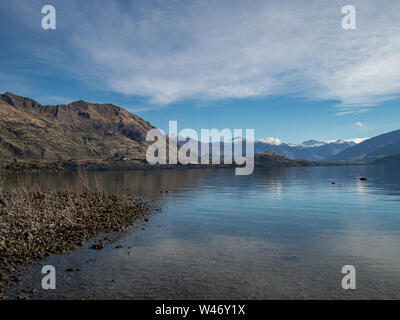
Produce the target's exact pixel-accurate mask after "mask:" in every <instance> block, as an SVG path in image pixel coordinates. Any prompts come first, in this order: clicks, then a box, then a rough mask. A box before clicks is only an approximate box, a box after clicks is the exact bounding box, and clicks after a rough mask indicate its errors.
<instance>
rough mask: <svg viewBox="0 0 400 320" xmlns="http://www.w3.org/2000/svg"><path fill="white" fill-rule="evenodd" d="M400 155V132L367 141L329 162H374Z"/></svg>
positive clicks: (389, 133)
mask: <svg viewBox="0 0 400 320" xmlns="http://www.w3.org/2000/svg"><path fill="white" fill-rule="evenodd" d="M399 153H400V130H396V131H392V132H388V133H385V134H381V135H379V136H376V137H373V138H371V139H368V140H365V141H363V142H361V143H360V144H357V145H355V146H353V147H351V148H349V149H346V150H344V151H343V152H340V153H338V154H336V155H334V156H332V157H330V158H328V159H327V160H328V161H373V160H376V159H380V158H383V157H385V156H390V155H395V154H399Z"/></svg>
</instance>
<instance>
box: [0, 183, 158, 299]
mask: <svg viewBox="0 0 400 320" xmlns="http://www.w3.org/2000/svg"><path fill="white" fill-rule="evenodd" d="M152 210H153V208H152V207H151V205H150V204H149V203H147V202H146V201H144V200H141V199H137V200H132V199H128V198H127V197H125V196H117V195H108V194H105V193H102V192H75V191H74V192H73V191H60V192H51V191H48V192H42V191H35V192H30V191H28V190H26V189H21V188H18V189H14V190H10V191H6V192H0V299H2V298H3V288H4V287H5V286H8V285H12V284H13V283H17V282H19V281H20V280H21V272H20V269H21V268H20V267H22V266H26V265H29V264H32V263H35V262H38V261H41V260H42V259H45V258H47V257H48V256H49V255H52V254H64V253H67V252H69V251H70V250H75V249H77V248H78V247H80V246H82V245H83V243H84V241H87V240H89V239H91V238H93V237H94V236H96V235H97V234H99V233H101V232H114V231H116V232H122V231H124V230H125V229H126V228H127V227H129V226H131V225H133V224H134V223H135V222H136V221H143V220H145V221H148V215H149V214H150V213H151V212H152ZM155 210H159V209H155ZM96 246H97V247H93V248H92V249H97V250H99V249H102V246H103V245H102V243H99V244H96Z"/></svg>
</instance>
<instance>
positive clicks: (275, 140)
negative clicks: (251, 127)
mask: <svg viewBox="0 0 400 320" xmlns="http://www.w3.org/2000/svg"><path fill="white" fill-rule="evenodd" d="M258 142H263V143H268V144H272V145H275V146H279V145H280V144H282V141H281V140H280V139H279V138H273V137H267V138H264V139H260V140H258Z"/></svg>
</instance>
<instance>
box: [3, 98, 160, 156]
mask: <svg viewBox="0 0 400 320" xmlns="http://www.w3.org/2000/svg"><path fill="white" fill-rule="evenodd" d="M152 128H153V126H152V125H150V123H148V122H147V121H145V120H143V119H141V118H140V117H138V116H136V115H134V114H132V113H130V112H128V111H126V110H124V109H122V108H120V107H117V106H115V105H112V104H98V103H89V102H85V101H82V100H80V101H76V102H72V103H70V104H68V105H56V106H42V105H41V104H39V103H38V102H36V101H34V100H32V99H30V98H24V97H20V96H17V95H14V94H12V93H5V94H2V95H0V157H1V158H3V159H4V158H8V159H12V158H18V159H45V160H68V159H93V158H109V157H127V158H136V159H144V158H145V155H146V149H147V146H148V145H149V144H151V142H146V133H147V131H148V130H150V129H152Z"/></svg>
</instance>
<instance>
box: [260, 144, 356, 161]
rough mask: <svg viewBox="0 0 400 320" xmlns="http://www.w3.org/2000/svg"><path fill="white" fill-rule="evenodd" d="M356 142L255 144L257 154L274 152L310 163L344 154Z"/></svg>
mask: <svg viewBox="0 0 400 320" xmlns="http://www.w3.org/2000/svg"><path fill="white" fill-rule="evenodd" d="M354 145H355V143H354V142H347V141H343V140H337V141H335V142H321V141H317V140H308V141H305V142H303V143H302V144H300V145H295V144H287V143H281V144H279V145H273V144H268V143H265V142H260V141H256V142H255V144H254V151H255V153H256V154H257V153H262V152H274V153H278V154H280V155H283V156H285V157H287V158H289V159H292V160H293V159H305V160H309V161H325V159H327V158H329V157H331V156H332V155H335V154H337V153H340V152H342V151H343V150H346V149H348V148H350V147H352V146H354Z"/></svg>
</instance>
